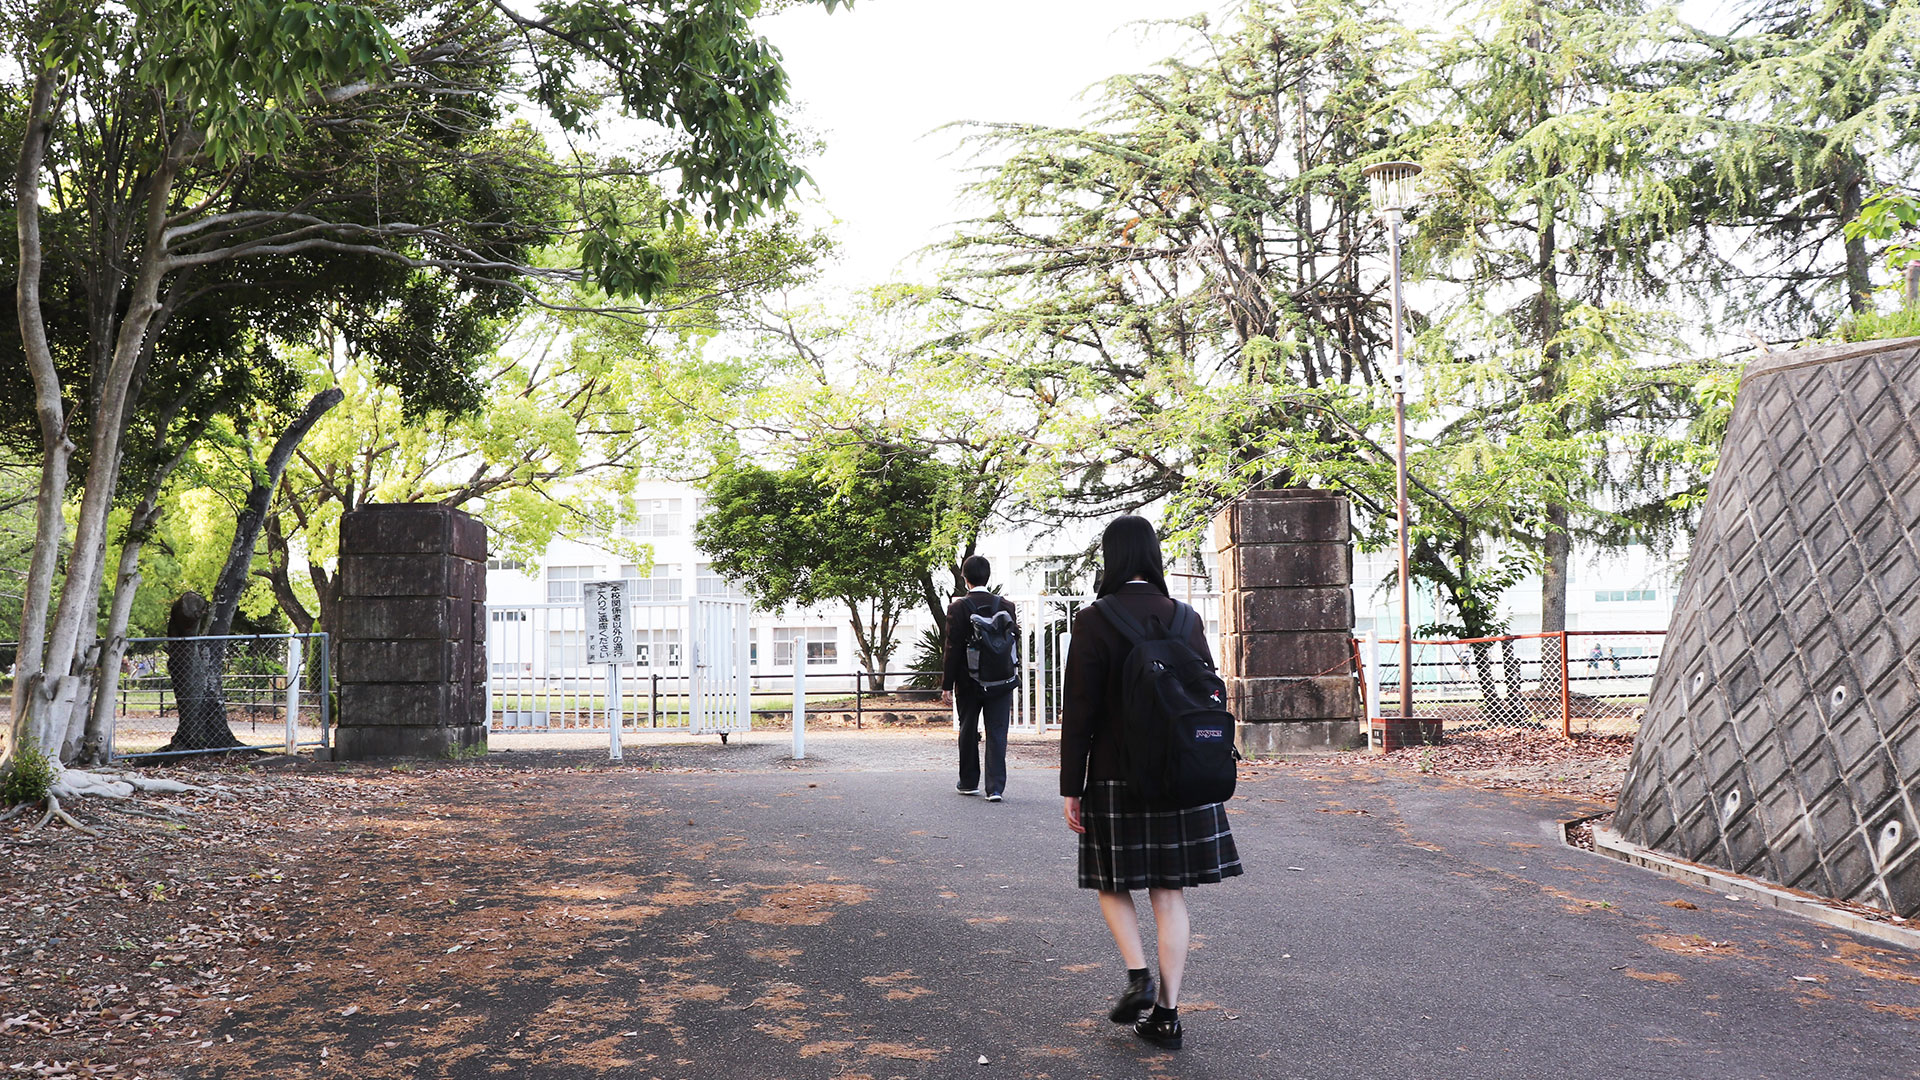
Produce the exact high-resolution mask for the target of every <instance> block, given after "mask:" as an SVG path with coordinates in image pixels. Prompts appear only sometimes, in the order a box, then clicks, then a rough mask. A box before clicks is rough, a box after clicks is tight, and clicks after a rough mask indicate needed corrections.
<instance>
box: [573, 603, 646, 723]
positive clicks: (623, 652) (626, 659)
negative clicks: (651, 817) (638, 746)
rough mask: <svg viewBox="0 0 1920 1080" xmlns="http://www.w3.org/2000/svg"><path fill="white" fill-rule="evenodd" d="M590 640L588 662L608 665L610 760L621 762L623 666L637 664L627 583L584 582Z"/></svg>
mask: <svg viewBox="0 0 1920 1080" xmlns="http://www.w3.org/2000/svg"><path fill="white" fill-rule="evenodd" d="M580 604H581V607H582V608H583V615H584V619H583V622H584V623H585V625H586V631H587V632H586V637H587V663H589V664H605V665H607V760H609V761H620V760H622V759H623V758H624V756H625V755H624V754H622V753H621V750H620V666H621V665H622V664H631V663H634V662H635V661H636V659H637V657H636V655H635V649H634V644H635V643H634V639H633V627H632V626H631V625H630V624H629V623H628V621H627V610H628V609H627V583H626V582H625V581H624V580H613V581H583V582H581V583H580Z"/></svg>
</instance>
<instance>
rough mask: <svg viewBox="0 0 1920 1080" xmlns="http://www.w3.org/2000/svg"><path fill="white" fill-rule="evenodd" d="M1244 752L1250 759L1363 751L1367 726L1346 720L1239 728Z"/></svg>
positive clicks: (1258, 722)
mask: <svg viewBox="0 0 1920 1080" xmlns="http://www.w3.org/2000/svg"><path fill="white" fill-rule="evenodd" d="M1239 737H1240V752H1241V753H1242V754H1244V755H1246V756H1247V757H1250V758H1257V757H1277V756H1279V755H1281V754H1307V753H1328V752H1333V751H1340V750H1359V749H1363V748H1364V747H1365V746H1366V745H1367V724H1366V721H1365V720H1362V719H1357V718H1355V719H1345V720H1272V721H1263V720H1254V721H1251V722H1248V723H1243V724H1240V725H1239Z"/></svg>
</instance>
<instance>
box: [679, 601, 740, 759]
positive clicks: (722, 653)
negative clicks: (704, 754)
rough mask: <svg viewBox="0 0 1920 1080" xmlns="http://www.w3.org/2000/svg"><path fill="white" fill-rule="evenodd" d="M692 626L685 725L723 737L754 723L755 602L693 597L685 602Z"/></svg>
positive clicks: (692, 730)
mask: <svg viewBox="0 0 1920 1080" xmlns="http://www.w3.org/2000/svg"><path fill="white" fill-rule="evenodd" d="M688 604H689V608H688V611H689V615H690V622H689V625H690V626H691V627H692V629H693V635H692V638H693V642H692V644H693V654H692V656H691V658H690V664H691V668H690V672H691V688H690V690H689V692H688V699H689V711H688V724H687V727H688V730H689V731H691V732H693V733H694V734H695V735H705V734H709V733H717V734H718V735H719V736H720V740H721V741H722V742H725V741H726V738H727V735H728V733H730V732H735V731H748V730H751V729H752V727H753V693H752V691H753V673H752V670H751V666H750V665H751V663H752V660H751V654H752V644H753V624H752V617H753V607H752V605H751V604H749V603H748V602H747V601H745V600H737V599H729V598H724V597H715V596H696V597H694V598H693V599H692V600H690V601H688Z"/></svg>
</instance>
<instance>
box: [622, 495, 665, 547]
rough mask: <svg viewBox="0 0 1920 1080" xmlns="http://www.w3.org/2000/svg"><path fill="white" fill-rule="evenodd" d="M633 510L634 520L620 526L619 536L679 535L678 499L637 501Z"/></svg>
mask: <svg viewBox="0 0 1920 1080" xmlns="http://www.w3.org/2000/svg"><path fill="white" fill-rule="evenodd" d="M633 509H634V519H633V520H632V521H628V522H623V523H621V525H620V535H621V536H625V537H629V538H637V537H643V536H678V535H680V500H679V499H639V500H636V501H635V502H634V504H633Z"/></svg>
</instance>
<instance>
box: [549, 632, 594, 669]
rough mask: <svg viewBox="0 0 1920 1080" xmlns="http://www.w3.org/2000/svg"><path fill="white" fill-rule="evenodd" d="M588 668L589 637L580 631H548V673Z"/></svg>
mask: <svg viewBox="0 0 1920 1080" xmlns="http://www.w3.org/2000/svg"><path fill="white" fill-rule="evenodd" d="M586 666H587V635H586V634H585V633H584V632H582V631H579V630H549V631H547V671H548V672H549V673H551V672H554V671H559V670H562V669H564V668H580V667H586Z"/></svg>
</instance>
